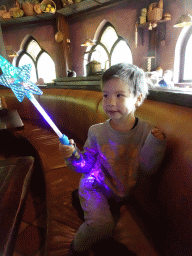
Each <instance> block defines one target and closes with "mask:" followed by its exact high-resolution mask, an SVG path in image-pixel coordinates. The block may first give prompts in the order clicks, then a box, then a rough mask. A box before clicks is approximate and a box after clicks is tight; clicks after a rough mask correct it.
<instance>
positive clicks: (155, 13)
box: [147, 7, 163, 21]
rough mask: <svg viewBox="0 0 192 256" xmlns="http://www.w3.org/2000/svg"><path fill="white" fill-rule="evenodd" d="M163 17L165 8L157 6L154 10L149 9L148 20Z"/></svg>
mask: <svg viewBox="0 0 192 256" xmlns="http://www.w3.org/2000/svg"><path fill="white" fill-rule="evenodd" d="M162 17H163V9H161V8H158V7H155V8H154V9H153V10H150V11H148V13H147V20H148V21H157V20H161V19H162Z"/></svg>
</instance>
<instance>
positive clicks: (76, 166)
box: [66, 129, 98, 173]
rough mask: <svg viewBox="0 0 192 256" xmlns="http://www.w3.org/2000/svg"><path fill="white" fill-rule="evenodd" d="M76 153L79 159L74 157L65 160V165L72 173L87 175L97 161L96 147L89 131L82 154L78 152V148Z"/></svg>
mask: <svg viewBox="0 0 192 256" xmlns="http://www.w3.org/2000/svg"><path fill="white" fill-rule="evenodd" d="M76 151H77V152H78V153H79V155H80V158H79V159H77V158H76V157H75V156H74V155H72V156H71V157H70V158H68V159H67V160H66V163H67V165H68V166H69V167H70V168H71V169H72V170H74V171H76V172H79V173H89V172H90V170H91V169H92V168H93V166H94V165H95V162H96V161H97V156H98V152H97V147H96V144H95V140H94V137H92V133H91V131H90V129H89V132H88V138H87V141H86V143H85V146H84V150H83V152H80V151H79V149H78V148H76Z"/></svg>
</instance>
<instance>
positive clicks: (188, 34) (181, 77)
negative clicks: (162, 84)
mask: <svg viewBox="0 0 192 256" xmlns="http://www.w3.org/2000/svg"><path fill="white" fill-rule="evenodd" d="M190 37H192V26H190V28H189V29H188V30H187V32H186V34H185V37H184V40H183V42H182V46H181V52H180V69H179V82H192V79H191V80H185V79H184V72H185V57H186V48H187V45H188V41H189V39H190Z"/></svg>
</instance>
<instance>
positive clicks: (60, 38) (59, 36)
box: [55, 20, 64, 43]
mask: <svg viewBox="0 0 192 256" xmlns="http://www.w3.org/2000/svg"><path fill="white" fill-rule="evenodd" d="M57 24H58V28H57V29H58V31H57V33H56V34H55V41H56V42H57V43H61V42H62V41H63V38H64V34H63V32H61V31H60V28H59V27H60V26H59V25H60V22H59V20H58V23H57Z"/></svg>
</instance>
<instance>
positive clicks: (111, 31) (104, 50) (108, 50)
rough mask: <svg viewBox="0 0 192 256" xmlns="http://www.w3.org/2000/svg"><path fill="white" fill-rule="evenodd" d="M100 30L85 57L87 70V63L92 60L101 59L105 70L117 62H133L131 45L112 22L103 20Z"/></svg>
mask: <svg viewBox="0 0 192 256" xmlns="http://www.w3.org/2000/svg"><path fill="white" fill-rule="evenodd" d="M98 30H99V31H97V32H96V36H95V40H94V41H96V43H95V45H93V46H89V47H88V48H87V51H86V52H88V54H87V56H86V57H85V59H84V70H86V65H87V63H88V62H90V61H92V60H96V61H99V62H100V63H101V67H102V69H103V70H105V69H107V68H109V67H110V66H111V65H114V64H117V63H121V62H126V63H132V62H133V59H132V53H131V50H130V47H129V45H128V44H127V42H126V41H125V39H124V38H123V37H121V36H119V35H118V34H117V32H116V30H115V28H114V26H113V25H112V24H111V23H110V22H108V21H104V22H102V23H101V25H100V27H99V29H98Z"/></svg>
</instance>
